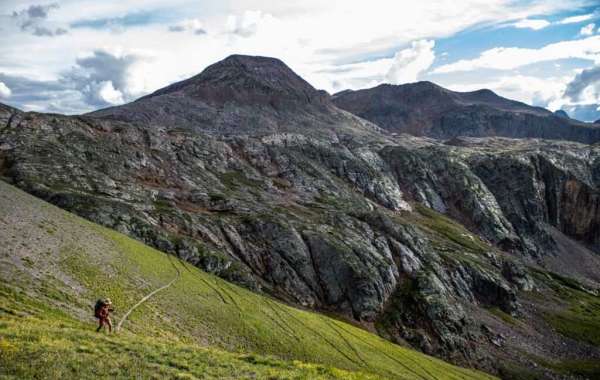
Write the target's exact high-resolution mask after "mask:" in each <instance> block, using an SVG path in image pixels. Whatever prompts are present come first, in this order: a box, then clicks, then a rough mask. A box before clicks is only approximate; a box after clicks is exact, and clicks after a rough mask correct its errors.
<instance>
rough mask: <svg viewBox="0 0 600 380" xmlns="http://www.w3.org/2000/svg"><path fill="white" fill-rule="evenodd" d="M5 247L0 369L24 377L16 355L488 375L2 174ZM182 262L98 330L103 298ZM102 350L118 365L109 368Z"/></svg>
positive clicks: (241, 368)
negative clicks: (112, 225)
mask: <svg viewBox="0 0 600 380" xmlns="http://www.w3.org/2000/svg"><path fill="white" fill-rule="evenodd" d="M0 246H1V247H3V248H2V250H0V252H2V253H1V254H0V276H1V277H0V278H1V279H2V283H3V287H4V290H3V291H2V292H1V293H0V300H1V301H2V305H3V306H2V308H0V313H3V314H0V315H2V324H1V325H0V334H1V335H0V337H2V340H0V348H2V351H1V352H2V355H1V357H0V359H1V362H0V368H4V369H5V370H7V371H12V372H13V373H15V374H17V375H19V374H20V375H25V374H27V372H22V371H26V370H27V368H29V366H25V365H19V363H23V362H24V360H25V358H27V357H33V358H35V359H33V360H32V361H31V362H32V363H33V366H32V368H33V369H31V370H32V371H45V370H46V369H47V368H51V369H52V370H53V371H55V372H56V373H57V374H67V373H68V371H69V370H76V369H77V370H79V371H87V372H86V373H87V374H88V375H89V376H92V375H93V374H98V373H105V372H106V371H108V373H110V371H117V372H116V373H115V374H113V375H121V376H123V377H131V376H132V375H135V373H134V372H132V371H142V372H140V373H141V374H142V376H144V377H145V376H146V375H148V374H150V373H157V374H162V376H160V375H159V377H164V376H167V377H177V376H179V377H183V378H185V377H186V376H188V375H189V376H193V375H194V374H195V375H197V376H198V375H199V374H202V375H203V376H209V375H212V376H213V377H222V376H224V374H230V376H232V377H243V376H246V377H252V376H257V377H260V378H268V377H272V376H274V377H275V378H286V377H295V378H303V377H306V378H314V377H316V376H317V375H319V374H320V375H321V376H323V377H325V378H327V377H329V378H334V377H336V376H337V377H341V378H349V377H351V376H355V377H357V378H367V375H365V373H373V374H377V375H379V376H383V377H386V378H398V379H485V378H491V377H489V376H487V375H485V374H482V373H479V372H474V371H470V370H466V369H462V368H458V367H454V366H452V365H449V364H447V363H444V362H442V361H440V360H437V359H434V358H431V357H428V356H425V355H422V354H420V353H417V352H415V351H411V350H408V349H405V348H401V347H399V346H396V345H393V344H391V343H389V342H387V341H385V340H383V339H381V338H379V337H377V336H375V335H373V334H370V333H368V332H366V331H364V330H361V329H359V328H356V327H354V326H351V325H348V324H346V323H343V322H340V321H337V320H334V319H331V318H328V317H325V316H322V315H319V314H316V313H312V312H307V311H302V310H298V309H295V308H292V307H289V306H286V305H283V304H281V303H279V302H276V301H274V300H271V299H269V298H266V297H263V296H259V295H257V294H254V293H252V292H249V291H247V290H244V289H242V288H239V287H237V286H234V285H231V284H229V283H227V282H225V281H223V280H221V279H219V278H216V277H214V276H211V275H209V274H206V273H204V272H201V271H199V270H198V269H197V268H194V267H192V266H189V265H186V264H184V263H182V262H180V261H178V260H176V259H174V258H172V257H171V256H167V255H165V254H163V253H161V252H159V251H156V250H154V249H151V248H149V247H147V246H145V245H143V244H140V243H138V242H136V241H134V240H132V239H129V238H127V237H125V236H124V235H121V234H119V233H116V232H114V231H111V230H108V229H105V228H102V227H99V226H97V225H94V224H92V223H89V222H87V221H85V220H83V219H81V218H78V217H76V216H74V215H72V214H69V213H66V212H64V211H62V210H59V209H57V208H55V207H53V206H51V205H49V204H47V203H44V202H41V201H39V200H37V199H35V198H33V197H31V196H29V195H27V194H25V193H23V192H21V191H19V190H17V189H15V188H13V187H11V186H9V185H7V184H5V183H2V182H0ZM176 268H179V271H180V272H181V278H180V279H179V280H178V281H176V282H175V284H174V285H173V286H172V287H171V288H169V289H167V290H165V291H164V292H161V293H159V294H158V295H157V296H156V297H154V298H153V299H151V300H150V301H149V302H147V303H145V304H144V305H143V306H141V307H140V308H139V309H137V310H136V311H135V312H134V313H133V314H132V315H131V316H130V318H129V319H128V321H127V322H126V323H125V325H124V328H125V330H124V331H122V332H121V333H120V334H119V335H118V336H111V337H107V336H103V335H96V334H94V333H93V332H92V331H93V325H92V324H93V323H94V320H93V318H92V317H91V313H92V310H91V305H92V303H93V302H94V301H95V299H97V298H99V297H103V296H110V297H111V298H112V299H113V302H114V303H115V305H116V307H117V312H116V315H115V317H116V318H115V319H116V320H118V319H120V316H121V315H122V313H124V312H125V310H127V309H128V308H129V307H130V306H132V305H133V304H135V303H136V302H137V301H138V300H139V299H140V298H141V297H142V296H143V295H144V294H146V293H148V292H150V291H151V290H153V289H155V288H157V287H159V286H161V285H163V284H165V283H167V282H169V281H170V280H171V279H172V278H173V277H174V276H175V275H176V273H177V270H176ZM32 296H33V297H35V298H36V299H38V300H40V302H41V303H40V304H36V303H35V302H34V301H33V300H32V299H31V298H30V297H32ZM2 310H4V312H2ZM57 310H58V311H57ZM5 317H6V318H5ZM200 346H204V347H211V349H205V348H201V347H200ZM215 348H216V349H215ZM218 349H225V350H228V351H231V352H236V353H238V354H232V353H226V352H223V351H219V350H218ZM60 355H63V356H60ZM256 355H272V356H276V357H277V358H278V359H281V360H287V362H281V361H279V360H278V359H273V358H269V357H263V356H256ZM58 357H64V359H63V360H57V358H58ZM104 358H107V359H108V360H109V362H110V361H111V360H114V361H116V363H117V364H118V365H117V367H118V368H117V369H114V368H112V366H111V365H110V364H108V365H107V364H103V361H102V360H104ZM99 359H102V360H99ZM291 360H294V361H291ZM297 360H299V361H302V362H312V363H319V364H320V366H317V365H306V364H301V363H299V362H296V361H297ZM49 363H51V364H52V365H51V366H48V364H49ZM105 367H106V368H105ZM331 367H337V368H343V369H345V370H350V371H362V372H363V374H360V373H354V374H352V375H350V374H348V373H342V372H341V371H340V370H336V369H332V368H331ZM0 371H2V370H0ZM144 371H145V372H144ZM236 371H237V372H236ZM0 374H1V373H0ZM252 374H254V375H252ZM80 376H81V377H84V376H85V373H84V374H80Z"/></svg>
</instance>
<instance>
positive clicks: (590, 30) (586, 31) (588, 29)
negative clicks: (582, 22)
mask: <svg viewBox="0 0 600 380" xmlns="http://www.w3.org/2000/svg"><path fill="white" fill-rule="evenodd" d="M595 27H596V24H594V23H591V24H587V25H586V26H584V27H583V28H581V30H579V34H581V35H582V36H591V35H592V34H594V28H595Z"/></svg>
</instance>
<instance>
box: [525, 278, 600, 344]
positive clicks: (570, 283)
mask: <svg viewBox="0 0 600 380" xmlns="http://www.w3.org/2000/svg"><path fill="white" fill-rule="evenodd" d="M536 278H537V279H539V280H541V281H544V282H545V283H546V284H547V285H548V286H549V287H550V288H551V289H552V290H553V291H554V292H555V293H556V295H557V296H558V297H559V298H560V299H562V300H567V302H568V306H567V307H566V308H565V309H563V310H561V311H552V312H547V313H546V314H545V315H544V318H545V319H546V321H547V322H548V323H550V324H551V325H552V327H554V328H555V329H556V331H558V332H559V333H560V334H562V335H564V336H567V337H569V338H573V339H575V340H579V341H581V342H586V343H588V344H591V345H594V346H597V347H600V297H599V296H596V295H593V294H590V293H588V292H586V291H585V290H584V287H583V286H582V285H581V284H580V283H579V282H577V281H575V280H573V279H569V278H566V277H563V276H560V275H558V274H555V273H550V272H548V273H546V274H545V275H542V273H541V272H538V273H536Z"/></svg>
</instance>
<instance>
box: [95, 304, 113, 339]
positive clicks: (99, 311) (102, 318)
mask: <svg viewBox="0 0 600 380" xmlns="http://www.w3.org/2000/svg"><path fill="white" fill-rule="evenodd" d="M113 311H115V309H113V307H112V302H111V300H110V298H106V299H103V300H102V299H100V300H98V301H96V306H95V307H94V316H95V317H96V318H98V324H99V325H98V328H97V329H96V332H100V330H101V329H102V327H103V326H104V325H106V326H108V332H109V333H110V332H112V322H111V321H110V313H111V312H113Z"/></svg>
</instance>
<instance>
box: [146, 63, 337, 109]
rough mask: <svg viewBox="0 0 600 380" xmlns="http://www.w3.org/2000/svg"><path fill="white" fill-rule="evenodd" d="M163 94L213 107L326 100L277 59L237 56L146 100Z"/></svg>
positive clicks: (162, 90) (164, 89) (320, 101)
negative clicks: (199, 100) (186, 97)
mask: <svg viewBox="0 0 600 380" xmlns="http://www.w3.org/2000/svg"><path fill="white" fill-rule="evenodd" d="M165 94H183V95H185V96H189V97H192V98H197V99H201V100H204V101H207V102H208V103H213V104H215V103H216V104H221V103H225V102H228V101H235V102H238V103H242V104H247V103H252V104H257V103H258V104H269V105H272V106H275V107H277V106H279V107H281V106H282V105H283V104H285V105H290V103H296V102H300V103H315V104H319V103H323V102H324V101H325V100H326V99H327V98H328V96H327V95H326V94H325V93H324V92H323V91H318V90H316V89H315V88H314V87H313V86H311V85H310V84H309V83H308V82H306V81H305V80H304V79H302V78H301V77H300V76H298V75H297V74H296V73H295V72H294V71H292V69H290V68H289V67H288V66H287V65H286V64H285V63H283V62H282V61H281V60H279V59H277V58H270V57H258V56H248V55H238V54H236V55H231V56H229V57H227V58H225V59H224V60H222V61H219V62H217V63H215V64H213V65H210V66H208V67H207V68H206V69H205V70H204V71H202V72H201V73H200V74H198V75H196V76H194V77H192V78H189V79H186V80H184V81H181V82H178V83H174V84H172V85H170V86H168V87H165V88H163V89H161V90H158V91H156V92H154V93H153V94H151V95H149V96H148V97H156V96H160V95H165Z"/></svg>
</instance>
